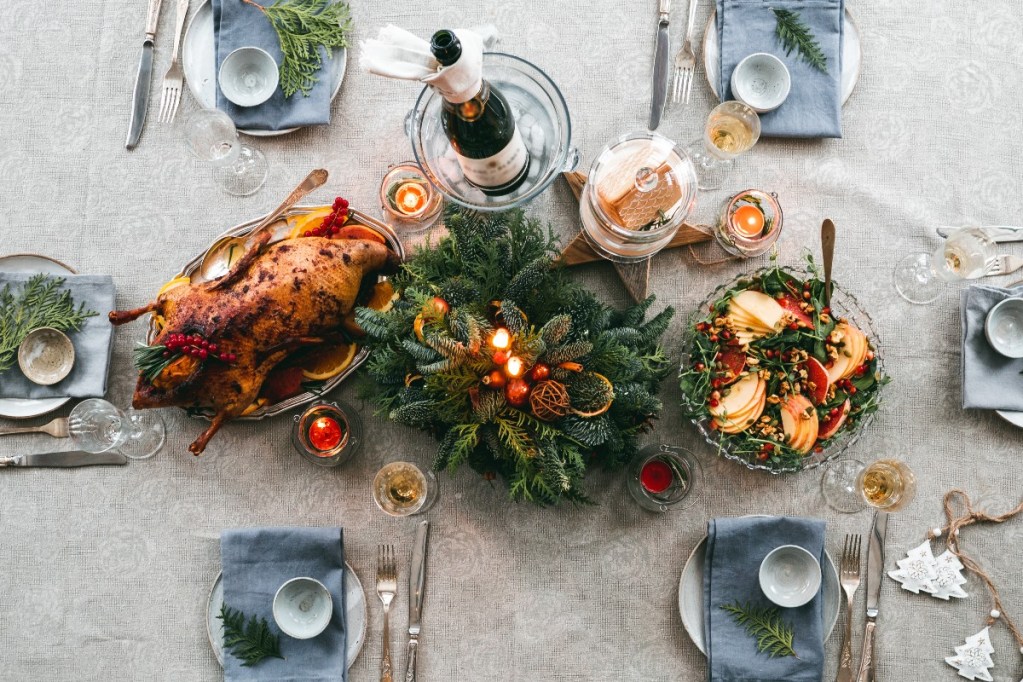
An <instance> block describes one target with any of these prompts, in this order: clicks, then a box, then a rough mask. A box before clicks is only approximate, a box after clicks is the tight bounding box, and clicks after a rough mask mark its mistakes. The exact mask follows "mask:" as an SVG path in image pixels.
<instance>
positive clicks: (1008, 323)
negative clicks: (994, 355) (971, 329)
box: [984, 298, 1023, 358]
mask: <svg viewBox="0 0 1023 682" xmlns="http://www.w3.org/2000/svg"><path fill="white" fill-rule="evenodd" d="M984 335H985V336H987V342H988V343H990V344H991V347H992V348H994V349H995V350H996V351H998V352H999V353H1000V354H1002V355H1004V356H1005V357H1007V358H1023V298H1007V299H1005V300H1004V301H1000V302H999V303H998V304H996V305H995V306H994V307H993V308H991V310H990V311H988V314H987V318H985V320H984Z"/></svg>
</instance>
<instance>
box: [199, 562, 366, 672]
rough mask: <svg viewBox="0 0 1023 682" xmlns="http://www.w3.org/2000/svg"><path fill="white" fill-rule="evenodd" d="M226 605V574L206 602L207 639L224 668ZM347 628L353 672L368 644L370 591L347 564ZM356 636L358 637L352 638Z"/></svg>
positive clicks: (349, 664)
mask: <svg viewBox="0 0 1023 682" xmlns="http://www.w3.org/2000/svg"><path fill="white" fill-rule="evenodd" d="M223 604H224V574H223V573H218V574H217V579H216V580H214V581H213V587H212V588H210V596H209V598H208V599H207V600H206V635H207V636H208V637H209V640H210V646H211V647H213V653H214V655H216V657H217V662H218V663H220V665H221V666H223V665H224V624H223V622H221V620H220V619H219V618H218V617H217V616H219V615H220V607H221V606H223ZM345 627H347V628H348V639H347V642H348V650H347V651H346V652H345V661H346V662H347V665H348V667H349V668H351V667H352V663H354V662H355V659H356V658H358V657H359V652H360V651H362V645H363V644H364V643H365V642H366V591H365V590H364V589H363V587H362V581H360V580H359V576H358V574H357V573H356V572H355V569H354V568H352V565H351V564H350V563H348V562H347V561H346V562H345ZM352 635H354V637H353V636H352Z"/></svg>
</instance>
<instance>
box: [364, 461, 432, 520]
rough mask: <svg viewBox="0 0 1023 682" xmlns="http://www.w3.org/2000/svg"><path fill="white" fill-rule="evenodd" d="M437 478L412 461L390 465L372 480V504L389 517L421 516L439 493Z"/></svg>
mask: <svg viewBox="0 0 1023 682" xmlns="http://www.w3.org/2000/svg"><path fill="white" fill-rule="evenodd" d="M439 485H440V484H439V483H438V482H437V476H436V475H435V474H434V473H433V472H432V471H430V470H426V471H423V470H422V469H420V468H419V467H418V466H416V465H415V464H413V463H412V462H391V463H390V464H387V465H385V466H384V468H382V469H381V470H380V471H378V472H377V475H376V477H375V478H374V479H373V501H374V502H376V503H377V506H378V507H380V510H381V511H382V512H384V513H385V514H388V515H390V516H412V515H414V514H422V513H425V512H426V511H427V510H428V509H429V508H430V507H432V506H433V505H434V503H435V502H436V501H437V497H438V495H439V494H440V488H439Z"/></svg>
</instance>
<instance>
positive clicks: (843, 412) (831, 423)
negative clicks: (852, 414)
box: [817, 398, 851, 440]
mask: <svg viewBox="0 0 1023 682" xmlns="http://www.w3.org/2000/svg"><path fill="white" fill-rule="evenodd" d="M850 409H851V404H850V403H849V399H848V398H846V399H845V402H844V403H842V407H840V408H839V409H838V414H836V415H835V416H834V417H832V416H831V415H828V416H827V417H825V418H824V421H822V422H821V425H820V431H819V432H818V433H817V438H818V439H820V440H827V439H828V438H831V437H832V436H834V435H835V434H836V433H838V430H839V429H840V428H842V424H845V420H846V419H848V418H849V410H850Z"/></svg>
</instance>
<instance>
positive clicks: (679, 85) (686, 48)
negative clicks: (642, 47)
mask: <svg viewBox="0 0 1023 682" xmlns="http://www.w3.org/2000/svg"><path fill="white" fill-rule="evenodd" d="M697 2H698V0H689V20H688V22H687V23H686V35H685V38H683V39H682V47H680V48H679V49H678V52H676V53H675V76H674V79H673V82H672V86H671V102H672V104H678V103H679V102H685V103H686V104H689V93H691V92H692V91H693V73H694V72H695V71H696V52H695V51H694V50H693V24H694V23H695V22H696V4H697Z"/></svg>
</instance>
